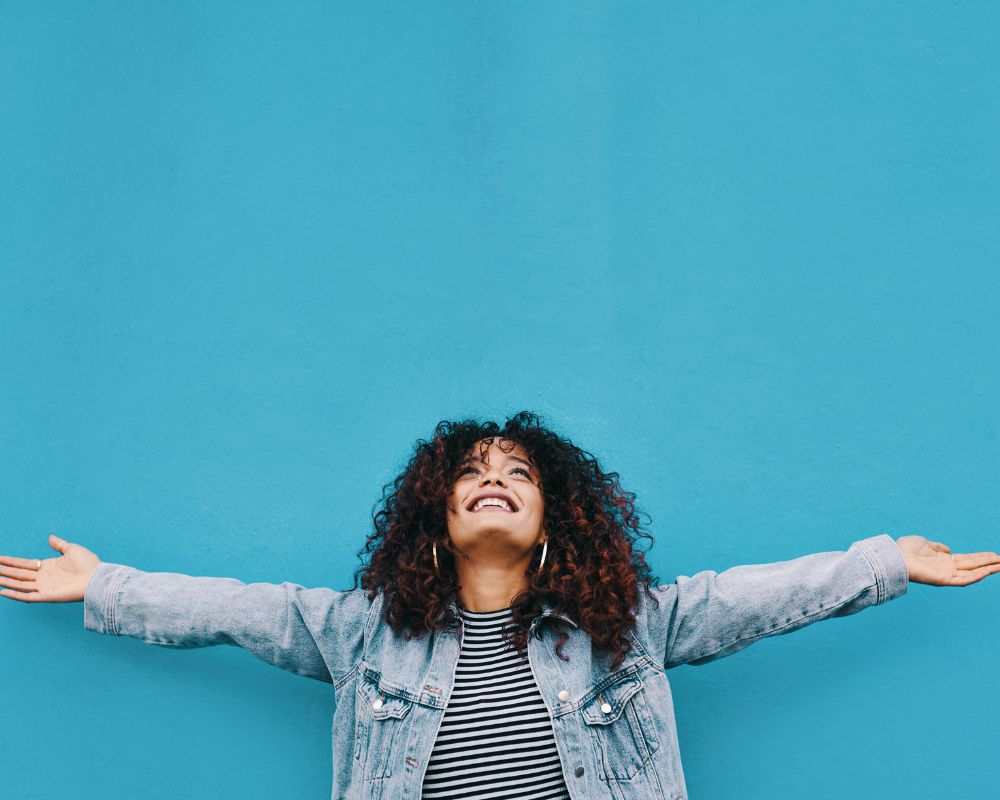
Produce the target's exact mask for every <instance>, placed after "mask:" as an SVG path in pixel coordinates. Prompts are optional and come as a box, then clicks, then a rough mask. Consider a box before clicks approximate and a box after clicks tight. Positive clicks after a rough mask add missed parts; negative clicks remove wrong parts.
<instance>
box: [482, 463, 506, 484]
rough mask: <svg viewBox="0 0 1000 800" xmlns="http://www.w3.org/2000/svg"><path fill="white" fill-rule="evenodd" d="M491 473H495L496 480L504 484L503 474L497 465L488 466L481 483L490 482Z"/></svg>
mask: <svg viewBox="0 0 1000 800" xmlns="http://www.w3.org/2000/svg"><path fill="white" fill-rule="evenodd" d="M491 475H495V477H494V481H495V482H496V483H497V484H499V485H500V486H503V479H502V475H501V474H500V473H499V472H498V471H497V468H496V467H487V469H486V473H485V474H484V475H483V478H482V480H480V481H479V485H480V486H484V485H486V484H487V483H489V482H490V476H491Z"/></svg>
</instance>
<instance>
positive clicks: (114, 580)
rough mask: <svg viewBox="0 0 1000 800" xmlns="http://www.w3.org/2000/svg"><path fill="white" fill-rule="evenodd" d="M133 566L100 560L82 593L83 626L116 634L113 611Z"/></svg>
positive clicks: (132, 573) (133, 572)
mask: <svg viewBox="0 0 1000 800" xmlns="http://www.w3.org/2000/svg"><path fill="white" fill-rule="evenodd" d="M135 573H136V569H135V568H134V567H127V566H125V565H124V564H112V563H110V562H107V561H102V562H101V563H100V564H98V565H97V569H95V570H94V572H93V573H92V574H91V576H90V580H89V581H87V588H86V589H85V590H84V593H83V627H84V628H86V629H87V630H90V631H97V632H98V633H106V634H109V635H111V636H117V635H118V626H117V623H116V620H115V611H116V610H117V607H118V599H119V597H120V596H121V592H122V587H123V585H124V584H125V581H127V580H128V579H129V578H130V577H131V576H132V575H134V574H135Z"/></svg>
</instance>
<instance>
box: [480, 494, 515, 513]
mask: <svg viewBox="0 0 1000 800" xmlns="http://www.w3.org/2000/svg"><path fill="white" fill-rule="evenodd" d="M483 506H499V507H500V508H502V509H504V510H506V511H513V510H514V509H512V508H511V507H510V503H508V502H507V501H506V500H503V499H501V498H499V497H484V498H483V499H482V500H480V501H479V502H478V503H476V504H475V505H474V506H473V507H472V510H473V511H478V510H479V509H481V508H482V507H483Z"/></svg>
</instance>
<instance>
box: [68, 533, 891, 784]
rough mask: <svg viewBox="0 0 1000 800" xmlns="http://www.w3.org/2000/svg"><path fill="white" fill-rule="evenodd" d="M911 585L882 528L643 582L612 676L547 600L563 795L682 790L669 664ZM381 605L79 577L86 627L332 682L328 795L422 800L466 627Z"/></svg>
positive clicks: (534, 667) (149, 578)
mask: <svg viewBox="0 0 1000 800" xmlns="http://www.w3.org/2000/svg"><path fill="white" fill-rule="evenodd" d="M907 586H908V577H907V569H906V564H905V562H904V560H903V555H902V552H901V551H900V549H899V547H898V545H897V544H896V543H895V541H894V540H893V539H892V537H890V536H889V535H888V534H880V535H878V536H872V537H870V538H867V539H861V540H860V541H856V542H854V543H853V544H852V545H851V546H850V548H849V549H848V550H847V551H835V552H826V553H814V554H812V555H807V556H802V557H801V558H796V559H792V560H789V561H779V562H775V563H772V564H750V565H743V566H738V567H733V568H732V569H728V570H726V571H724V572H719V573H716V572H713V571H710V570H706V571H704V572H699V573H697V574H696V575H693V576H692V577H687V576H683V575H682V576H679V577H678V578H677V579H676V582H675V583H672V584H667V585H664V586H659V587H656V588H655V589H653V594H654V595H655V597H656V598H657V599H658V601H659V607H657V606H656V604H654V603H653V602H652V601H650V600H649V598H648V597H647V596H646V595H645V593H644V592H640V593H639V596H640V601H639V605H638V607H637V609H636V616H637V623H636V626H635V628H634V630H633V631H632V633H631V638H632V642H633V647H634V649H633V650H632V652H631V653H630V654H629V655H628V657H627V658H626V660H625V661H624V663H622V664H621V665H620V666H619V667H618V668H617V669H615V670H611V669H610V657H609V656H608V655H607V654H606V653H603V652H601V651H599V650H596V649H594V648H593V647H592V643H591V640H590V637H589V636H588V635H587V634H586V633H585V632H584V631H582V630H580V629H579V628H578V627H577V625H576V623H575V622H574V621H573V620H572V619H569V618H568V617H565V616H562V615H556V614H554V613H553V611H552V610H551V609H550V608H545V609H544V610H543V613H542V614H540V615H539V616H538V617H537V618H536V619H535V620H534V621H533V622H532V631H533V633H534V634H535V635H534V636H532V637H530V638H529V641H528V648H527V654H528V661H529V663H530V666H531V671H532V673H533V674H534V676H535V680H536V681H537V682H538V687H539V690H540V691H541V694H542V698H543V699H544V701H545V704H546V706H547V707H548V710H549V714H550V716H551V718H552V727H553V730H554V732H555V739H556V744H557V746H558V749H559V755H560V759H561V762H562V770H563V775H564V777H565V780H566V785H567V786H568V787H569V791H570V795H571V796H572V798H573V800H591V798H607V797H610V798H615V799H616V800H633V799H634V800H640V799H641V800H677V798H687V790H686V787H685V783H684V774H683V770H682V768H681V758H680V752H679V749H678V741H677V730H676V725H675V720H674V709H673V701H672V697H671V691H670V683H669V681H668V680H667V675H666V671H667V670H668V669H670V668H671V667H676V666H677V665H678V664H705V663H707V662H709V661H712V660H714V659H717V658H721V657H723V656H727V655H730V654H731V653H735V652H736V651H738V650H741V649H743V648H744V647H747V646H748V645H751V644H753V643H754V642H756V641H758V640H759V639H763V638H764V637H766V636H776V635H779V634H783V633H790V632H791V631H794V630H798V629H799V628H802V627H804V626H806V625H809V624H810V623H813V622H818V621H819V620H822V619H827V618H830V617H843V616H846V615H848V614H854V613H856V612H858V611H861V610H862V609H863V608H866V607H868V606H872V605H878V604H880V603H884V602H886V601H888V600H891V599H893V598H894V597H899V596H901V595H903V594H905V593H906V589H907ZM381 608H382V595H381V594H379V595H377V596H376V597H375V599H374V600H371V601H369V600H368V598H367V597H366V594H365V592H364V590H361V589H349V590H346V591H335V590H333V589H324V588H316V589H306V588H303V587H302V586H298V585H296V584H293V583H289V582H287V581H286V582H284V583H281V584H270V583H251V584H244V583H242V582H240V581H238V580H236V579H234V578H208V577H193V576H189V575H181V574H177V573H170V572H143V571H140V570H137V569H134V568H132V567H129V566H124V565H121V564H112V563H107V562H104V563H101V564H100V565H99V566H98V567H97V569H96V571H95V572H94V574H93V575H92V576H91V578H90V581H89V583H88V585H87V589H86V594H85V597H84V625H85V627H86V628H87V629H89V630H93V631H97V632H99V633H106V634H111V635H113V636H134V637H136V638H139V639H142V640H143V641H145V642H148V643H150V644H156V645H161V646H165V647H202V646H206V645H215V644H232V645H238V646H240V647H243V648H245V649H247V650H249V651H250V652H251V653H253V654H254V655H255V656H257V657H258V658H260V659H263V660H264V661H267V662H268V663H270V664H274V665H275V666H278V667H281V668H282V669H286V670H289V671H290V672H294V673H296V674H298V675H304V676H306V677H308V678H315V679H317V680H321V681H326V682H327V683H331V684H332V685H333V689H334V693H335V696H336V708H335V711H334V717H333V752H334V764H333V798H334V800H341V798H343V799H345V800H362V798H363V799H364V800H375V799H376V798H391V800H418V799H419V797H420V794H421V784H422V781H423V775H424V771H425V769H426V767H427V761H428V758H429V757H430V754H431V749H432V747H433V745H434V739H435V737H436V735H437V731H438V727H439V725H440V723H441V718H442V716H443V714H444V709H445V706H446V705H447V704H448V697H449V695H450V694H451V690H452V684H453V680H454V675H455V665H456V662H457V660H458V655H459V650H460V648H461V642H462V636H463V624H462V622H461V621H456V622H455V624H454V626H453V627H451V628H449V629H447V630H443V631H437V632H435V633H432V634H425V635H424V636H422V637H420V638H414V639H411V640H410V641H408V642H407V641H406V640H405V639H404V638H403V637H402V636H397V635H395V634H394V633H393V632H392V629H391V628H390V627H389V626H388V625H387V624H386V623H385V622H384V621H383V620H382V619H381V616H380V612H381ZM551 617H559V618H560V619H562V620H564V621H565V623H566V624H565V625H563V626H561V627H563V628H565V629H566V630H567V632H568V633H569V634H570V638H569V640H568V641H567V642H566V644H565V645H564V646H563V651H562V652H563V655H565V656H567V657H568V658H569V660H568V661H562V660H560V659H559V658H558V657H557V656H556V655H555V652H554V643H555V640H556V638H557V635H558V631H557V630H554V629H553V626H552V625H551V624H550V623H551V622H552V620H551V619H549V618H551ZM598 695H600V697H601V698H602V699H601V700H599V699H598ZM602 701H603V702H602ZM609 706H610V708H609Z"/></svg>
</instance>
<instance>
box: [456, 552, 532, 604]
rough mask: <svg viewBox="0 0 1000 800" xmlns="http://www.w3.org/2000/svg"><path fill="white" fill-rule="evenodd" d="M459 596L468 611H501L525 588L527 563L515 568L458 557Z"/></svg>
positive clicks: (526, 586) (526, 584)
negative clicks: (479, 562)
mask: <svg viewBox="0 0 1000 800" xmlns="http://www.w3.org/2000/svg"><path fill="white" fill-rule="evenodd" d="M456 567H457V568H458V585H459V587H460V588H459V590H458V598H459V601H460V603H461V605H462V607H463V608H465V609H466V610H467V611H500V610H501V609H504V608H509V607H510V605H511V603H512V601H513V599H514V597H515V596H516V595H517V594H519V593H520V592H523V591H524V590H525V589H527V588H528V579H527V578H525V576H524V570H525V569H526V568H527V564H519V565H518V566H517V568H516V569H513V570H512V569H511V568H510V567H507V566H499V565H496V564H476V563H475V562H472V561H465V560H464V559H459V561H458V563H457V564H456Z"/></svg>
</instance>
